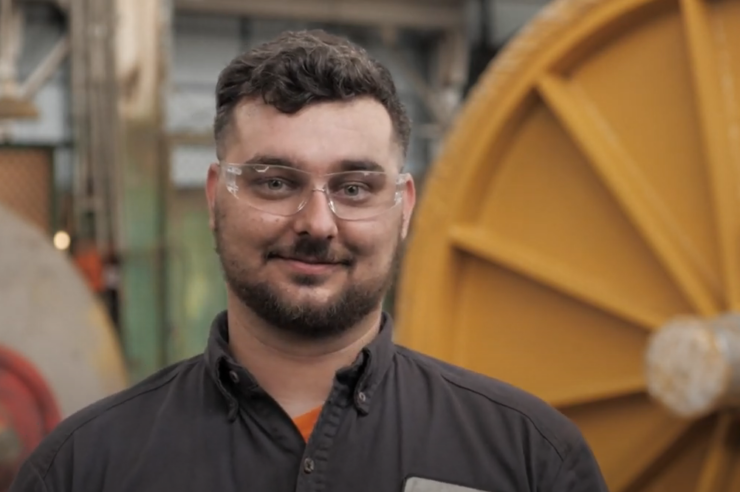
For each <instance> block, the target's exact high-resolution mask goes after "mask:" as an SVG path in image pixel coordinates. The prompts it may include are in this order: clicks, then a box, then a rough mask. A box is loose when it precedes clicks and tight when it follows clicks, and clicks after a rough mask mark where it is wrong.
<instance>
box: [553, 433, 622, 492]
mask: <svg viewBox="0 0 740 492" xmlns="http://www.w3.org/2000/svg"><path fill="white" fill-rule="evenodd" d="M579 437H580V436H579ZM542 492H609V489H608V488H607V486H606V482H605V481H604V477H603V475H602V473H601V469H600V467H599V464H598V462H597V461H596V457H595V456H594V454H593V452H592V451H591V449H590V448H589V446H588V444H587V443H586V441H585V440H584V439H583V438H582V437H580V438H579V439H578V440H577V441H576V442H575V443H574V444H573V446H572V447H571V449H570V452H569V453H568V454H567V455H566V457H565V460H564V461H563V463H562V465H561V467H560V471H559V472H558V474H557V475H556V476H555V479H554V481H553V482H552V483H551V484H550V486H549V487H545V489H544V490H543V491H542Z"/></svg>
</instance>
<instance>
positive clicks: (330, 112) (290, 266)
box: [11, 32, 606, 492]
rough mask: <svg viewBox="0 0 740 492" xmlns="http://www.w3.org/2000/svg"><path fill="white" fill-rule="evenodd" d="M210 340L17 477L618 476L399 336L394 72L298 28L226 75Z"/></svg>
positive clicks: (532, 486)
mask: <svg viewBox="0 0 740 492" xmlns="http://www.w3.org/2000/svg"><path fill="white" fill-rule="evenodd" d="M214 126H215V132H214V133H215V138H216V142H217V148H218V159H219V162H218V164H214V165H212V166H211V168H210V169H209V171H208V180H207V186H206V196H207V200H208V206H209V207H210V217H211V220H210V226H211V229H212V230H213V233H214V237H215V240H216V245H217V252H218V255H219V257H220V259H221V263H222V266H223V271H224V274H225V278H226V283H227V286H228V302H227V310H226V311H225V312H224V313H222V314H220V315H218V316H217V317H216V319H215V320H214V322H213V326H212V328H211V334H210V338H209V341H208V345H207V348H206V350H205V353H204V354H203V355H202V356H198V357H195V358H193V359H190V360H187V361H184V362H181V363H179V364H175V365H174V366H172V367H169V368H166V369H164V370H162V371H160V372H159V373H157V374H155V375H153V376H151V377H150V378H149V379H147V380H146V381H144V382H142V383H140V384H137V385H135V386H133V387H132V388H130V389H128V390H126V391H124V392H122V393H121V394H117V395H114V396H112V397H110V398H107V399H105V400H103V401H100V402H97V403H95V404H93V405H92V406H90V407H89V408H87V409H84V410H82V411H81V412H79V413H77V414H76V415H74V416H72V417H70V418H69V419H67V420H66V421H65V422H63V423H62V424H61V425H60V426H59V427H58V428H57V429H56V430H55V431H54V433H53V434H52V435H51V436H49V437H48V438H47V439H46V440H45V441H44V443H43V444H42V445H41V446H40V447H39V448H38V449H37V450H36V452H35V453H34V454H33V456H31V458H30V459H29V460H28V461H27V462H26V464H25V465H24V468H23V470H22V471H21V473H20V475H19V476H18V477H17V480H16V482H15V485H14V486H13V488H12V489H11V490H12V492H32V491H33V492H37V491H38V492H40V491H49V492H51V491H74V492H87V491H90V492H92V491H96V492H102V491H116V492H119V491H121V492H123V491H137V492H148V491H152V492H154V491H157V492H160V491H177V492H184V491H206V490H207V491H221V492H231V491H233V492H236V491H240V492H247V491H260V492H262V491H265V492H267V491H269V492H283V491H284V492H287V491H319V490H322V491H333V492H350V491H351V492H362V491H367V492H371V491H372V492H379V491H383V492H385V491H388V492H391V491H414V492H424V491H471V490H479V491H488V492H525V491H538V492H565V491H569V492H578V491H583V492H586V491H588V492H598V491H605V490H606V486H605V485H604V482H603V480H602V478H601V474H600V472H599V469H598V466H597V464H596V462H595V460H594V458H593V456H592V454H591V452H590V450H589V448H588V446H587V445H586V443H585V442H584V440H583V438H582V437H581V435H580V434H579V432H578V431H577V429H576V428H575V427H574V425H573V424H571V423H570V422H569V421H568V420H566V419H565V418H564V417H563V416H561V415H560V414H559V413H557V412H556V411H555V410H553V409H551V408H550V407H548V406H547V405H545V404H544V403H542V402H541V401H539V400H538V399H536V398H534V397H532V396H530V395H528V394H525V393H524V392H522V391H519V390H517V389H515V388H512V387H510V386H508V385H506V384H504V383H501V382H498V381H496V380H493V379H489V378H487V377H483V376H480V375H476V374H473V373H471V372H468V371H465V370H463V369H460V368H456V367H452V366H450V365H447V364H444V363H442V362H440V361H437V360H433V359H431V358H428V357H425V356H422V355H420V354H418V353H415V352H413V351H410V350H407V349H404V348H401V347H397V346H395V345H394V344H393V342H392V340H391V336H392V330H393V326H392V321H391V319H390V317H389V316H388V315H387V314H385V313H383V312H382V310H381V309H382V308H381V304H382V299H383V295H384V293H385V292H386V291H387V289H388V287H389V283H390V281H391V280H390V279H391V277H392V273H393V271H394V267H395V265H396V262H397V260H398V252H399V250H400V248H401V245H402V242H403V240H404V238H405V237H406V235H407V232H408V228H409V220H410V218H411V213H412V210H413V208H414V201H415V189H414V183H413V180H412V179H411V178H410V176H408V175H407V174H405V173H403V172H402V166H403V161H404V156H405V153H406V149H407V146H408V142H409V126H410V124H409V120H408V118H407V116H406V113H405V112H404V109H403V107H402V105H401V103H400V102H399V99H398V96H397V94H396V90H395V87H394V84H393V81H392V79H391V76H390V74H389V73H388V71H387V70H386V69H385V68H384V67H383V66H381V65H380V64H378V63H377V62H375V61H373V60H372V59H370V58H369V57H368V56H367V54H366V53H365V52H364V51H363V50H362V49H360V48H359V47H357V46H354V45H353V44H351V43H349V42H347V41H346V40H343V39H339V38H336V37H332V36H329V35H327V34H325V33H322V32H299V33H286V34H284V35H282V36H280V37H278V38H277V39H275V40H273V41H271V42H268V43H265V44H263V45H261V46H259V47H257V48H255V49H254V50H252V51H251V52H249V53H247V54H245V55H243V56H241V57H239V58H237V59H235V60H234V61H233V62H232V63H231V64H230V65H229V66H228V67H226V69H225V70H224V71H223V72H222V74H221V76H220V78H219V81H218V85H217V116H216V120H215V125H214Z"/></svg>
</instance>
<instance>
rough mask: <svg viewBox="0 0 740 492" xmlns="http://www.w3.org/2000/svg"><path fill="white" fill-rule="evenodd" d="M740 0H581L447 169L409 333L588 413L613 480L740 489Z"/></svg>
mask: <svg viewBox="0 0 740 492" xmlns="http://www.w3.org/2000/svg"><path fill="white" fill-rule="evenodd" d="M738 190H740V0H564V1H555V2H553V3H552V4H550V5H548V6H547V7H545V8H544V9H543V10H542V12H541V14H540V15H539V16H538V17H537V18H536V19H535V20H533V21H532V22H531V23H530V24H529V25H528V26H527V27H526V28H525V30H524V31H523V32H521V33H520V34H519V35H518V36H517V37H516V38H515V39H514V40H513V41H512V42H511V43H510V44H509V45H508V46H507V47H506V48H505V50H504V51H503V52H502V53H501V54H500V55H499V57H498V58H497V59H496V60H494V62H493V64H492V65H491V66H490V67H489V68H488V70H487V71H486V73H485V74H484V75H483V76H482V77H481V79H480V80H479V82H478V84H477V85H476V87H475V88H474V90H473V92H472V93H471V95H470V97H469V98H468V100H467V101H466V105H465V107H464V108H463V110H462V112H461V114H460V115H459V116H458V119H457V121H456V124H455V126H454V127H453V128H452V130H451V131H450V133H449V134H448V136H447V139H446V142H445V145H444V148H443V149H442V151H441V154H440V155H439V157H438V160H437V162H436V163H435V164H434V165H433V167H432V170H431V171H430V174H429V176H428V178H427V180H426V184H425V189H424V192H423V196H422V197H421V200H420V203H419V206H418V208H417V212H416V214H417V215H416V219H415V220H416V221H415V223H414V226H413V236H412V237H411V238H410V242H409V245H408V249H407V252H406V258H405V261H404V264H403V268H402V272H401V283H400V286H399V293H398V299H397V306H398V308H397V309H398V313H397V317H398V325H399V332H398V338H397V340H398V342H399V343H401V344H404V345H407V346H410V347H412V348H415V349H418V350H421V351H423V352H425V353H428V354H430V355H432V356H435V357H439V358H441V359H444V360H447V361H450V362H453V363H456V364H460V365H462V366H465V367H468V368H470V369H473V370H475V371H478V372H481V373H484V374H487V375H490V376H493V377H496V378H498V379H501V380H504V381H507V382H509V383H511V384H514V385H516V386H518V387H520V388H523V389H525V390H527V391H530V392H532V393H534V394H535V395H538V396H539V397H541V398H542V399H543V400H545V401H547V402H549V403H550V404H552V405H553V406H555V407H556V408H558V409H560V410H561V411H562V412H563V413H565V414H566V415H567V416H568V417H570V418H571V419H572V420H573V421H574V422H575V423H576V424H577V425H578V426H579V427H580V429H581V430H582V432H583V434H584V436H585V437H586V439H587V440H588V442H589V443H590V444H591V446H592V448H593V450H594V452H595V454H596V457H597V459H598V461H599V463H600V465H601V467H602V470H603V472H604V475H605V477H606V480H607V482H608V484H609V487H610V490H612V491H613V492H627V491H635V492H637V491H671V492H689V491H691V492H709V491H713V492H720V491H722V492H729V491H738V490H740V459H738V458H739V457H740V418H739V417H738V415H739V414H740V411H739V410H740V405H739V404H738V401H739V399H740V318H738V316H737V313H739V312H740V191H738Z"/></svg>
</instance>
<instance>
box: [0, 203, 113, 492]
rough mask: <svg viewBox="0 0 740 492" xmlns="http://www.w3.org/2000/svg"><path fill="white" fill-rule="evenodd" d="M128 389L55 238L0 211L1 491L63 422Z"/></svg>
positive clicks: (95, 306) (104, 330)
mask: <svg viewBox="0 0 740 492" xmlns="http://www.w3.org/2000/svg"><path fill="white" fill-rule="evenodd" d="M127 384H128V383H127V376H126V370H125V366H124V361H123V357H122V354H121V350H120V347H119V344H118V341H117V337H116V334H115V333H114V331H113V328H112V326H111V323H110V322H109V320H108V318H107V314H106V312H105V309H104V308H103V307H102V306H101V305H100V304H99V302H98V301H97V300H96V299H95V298H94V297H93V294H92V293H91V292H90V290H89V289H88V287H87V285H86V284H85V283H84V281H83V279H82V278H81V276H80V275H79V273H78V272H77V270H76V269H75V268H74V266H73V265H72V264H71V262H70V261H69V260H68V259H67V257H66V256H65V255H64V254H63V253H61V252H59V251H57V250H56V249H54V247H53V246H52V243H51V240H50V238H48V237H47V236H46V235H45V234H43V233H42V232H41V231H40V230H38V229H37V228H36V227H34V226H31V225H30V224H29V223H27V222H25V221H23V220H21V219H20V218H19V217H18V216H16V215H15V214H13V213H11V212H9V211H8V210H6V209H4V208H3V207H2V206H0V491H3V490H6V489H7V487H8V486H9V485H10V482H11V481H12V478H13V476H14V475H15V473H16V471H17V468H18V466H19V465H20V463H21V462H22V461H23V459H24V458H25V457H26V456H27V455H28V453H29V452H30V451H31V450H32V449H33V448H34V447H35V446H36V445H37V444H38V442H39V441H40V440H41V439H42V438H43V437H44V436H45V435H46V434H47V433H48V432H49V431H50V430H51V429H53V428H54V426H55V425H56V424H57V423H58V422H59V420H60V419H62V418H64V417H67V416H69V415H70V414H71V413H73V412H75V411H77V410H79V409H80V408H82V407H84V406H86V405H88V404H90V403H92V402H94V401H95V400H98V399H101V398H103V397H105V396H107V395H109V394H111V393H114V392H116V391H119V390H122V389H124V388H125V387H126V386H127Z"/></svg>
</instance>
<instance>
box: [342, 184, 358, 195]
mask: <svg viewBox="0 0 740 492" xmlns="http://www.w3.org/2000/svg"><path fill="white" fill-rule="evenodd" d="M360 193H362V187H361V186H360V185H358V184H348V185H345V186H344V194H345V195H347V196H357V195H359V194H360Z"/></svg>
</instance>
